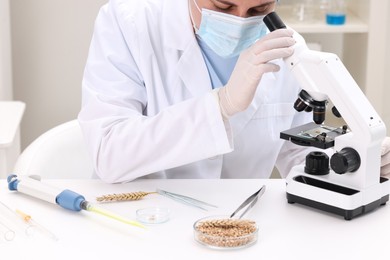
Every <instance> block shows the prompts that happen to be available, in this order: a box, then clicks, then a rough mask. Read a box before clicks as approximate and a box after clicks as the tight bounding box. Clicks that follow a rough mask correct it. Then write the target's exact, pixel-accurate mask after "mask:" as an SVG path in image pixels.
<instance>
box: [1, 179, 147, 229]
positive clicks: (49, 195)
mask: <svg viewBox="0 0 390 260" xmlns="http://www.w3.org/2000/svg"><path fill="white" fill-rule="evenodd" d="M7 181H8V189H9V190H12V191H19V192H21V193H24V194H27V195H30V196H32V197H35V198H38V199H41V200H45V201H47V202H50V203H53V204H58V205H59V206H61V207H63V208H65V209H69V210H72V211H81V210H82V209H83V210H87V211H90V212H95V213H98V214H100V215H103V216H106V217H109V218H112V219H115V220H118V221H120V222H123V223H126V224H129V225H132V226H137V227H142V228H145V227H144V226H143V225H142V224H141V223H139V222H137V221H133V220H129V219H126V218H124V217H122V216H119V215H117V214H114V213H112V212H109V211H107V210H105V209H102V208H99V207H96V206H95V205H93V204H92V203H90V202H88V201H86V200H85V198H84V196H82V195H80V194H78V193H76V192H74V191H71V190H67V189H66V190H61V189H59V188H56V187H53V186H50V185H48V184H45V183H42V182H41V181H40V176H37V175H32V176H21V177H19V178H18V176H17V175H14V174H13V175H9V176H8V178H7Z"/></svg>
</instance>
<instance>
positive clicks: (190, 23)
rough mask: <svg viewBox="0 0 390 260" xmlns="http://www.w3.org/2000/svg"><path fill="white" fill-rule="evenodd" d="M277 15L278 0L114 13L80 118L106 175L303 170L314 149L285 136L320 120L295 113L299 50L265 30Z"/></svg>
mask: <svg viewBox="0 0 390 260" xmlns="http://www.w3.org/2000/svg"><path fill="white" fill-rule="evenodd" d="M275 7H276V0H246V1H241V0H189V1H187V0H142V1H140V0H111V1H109V3H108V4H106V5H104V6H103V7H102V8H101V10H100V12H99V14H98V17H97V19H96V23H95V29H94V34H93V38H92V43H91V46H90V51H89V56H88V60H87V64H86V68H85V72H84V78H83V85H82V96H83V98H82V109H81V111H80V114H79V117H78V119H79V122H80V125H81V127H82V130H83V133H84V136H85V139H86V143H87V146H88V149H89V152H90V154H91V155H92V159H93V162H94V167H95V172H96V174H97V175H98V176H99V177H100V178H101V179H102V180H104V181H106V182H112V183H115V182H125V181H130V180H133V179H136V178H139V177H145V178H268V177H269V176H270V174H271V172H272V169H273V167H274V166H276V167H277V168H278V170H279V172H280V173H281V175H282V176H283V177H285V176H286V175H287V174H288V172H289V170H290V168H291V167H292V166H294V165H297V164H300V163H302V162H303V161H304V158H305V156H306V155H307V153H308V150H307V149H308V148H303V147H300V146H297V145H294V144H292V143H291V142H285V141H283V140H281V139H280V138H279V133H280V132H281V131H283V130H286V129H289V128H291V127H294V126H297V125H301V124H304V123H307V122H310V121H312V118H311V114H310V113H297V112H296V111H295V110H294V108H293V103H294V101H295V100H296V98H297V93H299V89H300V86H299V85H298V84H297V82H296V81H295V79H294V78H293V77H292V75H291V74H290V73H289V72H288V70H287V68H286V67H285V66H284V65H283V62H282V58H285V57H288V56H290V55H291V54H292V53H293V48H292V46H293V45H294V43H295V41H294V40H293V38H292V37H291V36H292V34H293V31H292V30H289V29H283V30H276V31H274V32H271V33H269V32H268V31H267V29H266V26H265V24H264V23H263V22H262V18H263V17H264V15H266V14H268V13H270V12H272V11H274V10H275ZM271 61H272V62H271ZM389 146H390V145H387V146H386V147H387V148H386V149H385V150H386V151H384V152H383V153H387V157H390V153H389V152H388V151H389V150H390V149H389V148H388V147H389ZM384 147H385V146H384ZM383 158H384V157H382V162H384V160H383ZM389 161H390V159H389V158H387V162H386V163H384V164H389V163H390V162H389ZM382 170H386V171H387V172H386V173H388V172H390V169H389V166H385V167H383V168H382Z"/></svg>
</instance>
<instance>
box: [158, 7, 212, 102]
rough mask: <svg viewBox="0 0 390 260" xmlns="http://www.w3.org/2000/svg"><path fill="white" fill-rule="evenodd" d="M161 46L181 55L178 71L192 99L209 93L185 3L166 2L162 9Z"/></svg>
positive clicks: (206, 78)
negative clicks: (177, 51)
mask: <svg viewBox="0 0 390 260" xmlns="http://www.w3.org/2000/svg"><path fill="white" fill-rule="evenodd" d="M162 20H163V21H164V23H163V25H162V30H163V35H164V36H163V37H164V40H163V43H164V45H165V46H166V47H168V48H172V49H175V50H179V52H180V53H181V56H180V59H179V61H178V64H177V70H178V73H179V76H180V78H181V79H182V81H183V83H184V85H185V86H186V87H187V88H188V90H189V91H190V93H191V94H192V96H194V97H199V96H201V95H204V94H205V93H206V92H208V91H211V89H212V87H211V80H210V76H209V74H208V70H207V66H206V64H205V61H204V59H203V55H202V52H201V50H200V47H199V45H198V42H197V41H196V38H195V34H194V32H193V27H192V23H191V20H190V16H189V9H188V1H186V0H182V1H177V0H166V1H165V4H164V8H163V14H162Z"/></svg>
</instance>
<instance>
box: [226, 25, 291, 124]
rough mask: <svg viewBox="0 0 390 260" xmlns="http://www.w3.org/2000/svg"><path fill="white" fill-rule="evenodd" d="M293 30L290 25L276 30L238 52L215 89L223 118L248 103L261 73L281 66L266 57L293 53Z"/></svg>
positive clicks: (284, 55) (274, 70)
mask: <svg viewBox="0 0 390 260" xmlns="http://www.w3.org/2000/svg"><path fill="white" fill-rule="evenodd" d="M293 33H294V31H293V30H290V29H280V30H275V31H273V32H271V33H269V34H267V35H266V36H264V37H263V38H262V39H261V40H259V41H257V42H256V43H255V44H253V45H252V46H251V47H250V48H248V49H247V50H245V51H243V52H242V53H241V54H240V57H239V58H238V61H237V64H236V66H235V68H234V70H233V72H232V75H231V77H230V79H229V81H228V83H227V84H226V86H224V87H222V88H220V89H219V90H218V97H219V103H220V107H221V112H222V115H223V116H224V117H225V118H228V117H230V116H232V115H234V114H235V113H237V112H241V111H243V110H245V109H246V108H247V107H248V106H249V104H250V103H251V102H252V99H253V97H254V95H255V92H256V88H257V86H258V84H259V82H260V80H261V77H262V76H263V74H264V73H266V72H276V71H278V70H279V69H280V68H279V66H278V65H276V64H273V63H271V62H269V61H272V60H275V59H279V58H285V57H288V56H290V55H292V54H293V52H294V49H293V47H292V45H294V44H295V40H294V39H293V38H292V35H293Z"/></svg>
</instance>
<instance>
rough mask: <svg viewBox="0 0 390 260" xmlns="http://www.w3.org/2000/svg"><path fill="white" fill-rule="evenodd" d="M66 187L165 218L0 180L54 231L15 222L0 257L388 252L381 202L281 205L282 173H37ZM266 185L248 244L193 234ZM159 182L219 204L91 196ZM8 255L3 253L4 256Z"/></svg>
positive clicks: (373, 255) (387, 222)
mask: <svg viewBox="0 0 390 260" xmlns="http://www.w3.org/2000/svg"><path fill="white" fill-rule="evenodd" d="M42 181H44V182H46V183H48V184H50V185H53V186H55V187H58V188H63V189H70V190H73V191H75V192H77V193H80V194H82V195H83V196H85V198H86V199H87V200H88V201H90V202H93V203H94V204H96V205H99V206H100V207H102V208H105V209H107V210H110V211H112V212H115V213H117V214H120V215H122V216H125V217H127V218H130V219H135V218H136V215H135V212H136V210H138V209H141V208H148V207H164V208H169V209H170V210H171V216H170V219H169V221H167V222H165V223H162V224H154V225H148V226H147V229H146V230H145V229H141V228H137V227H133V226H129V225H126V224H123V223H121V222H118V221H115V220H111V219H107V218H104V217H102V216H100V215H97V214H94V213H92V212H88V211H81V212H73V211H69V210H66V209H63V208H61V207H59V206H57V205H54V204H50V203H48V202H45V201H41V200H38V199H35V198H31V197H28V196H26V195H24V194H21V193H18V192H11V191H9V190H8V188H7V183H6V181H5V180H0V201H1V202H2V203H4V204H6V205H8V206H10V207H11V208H13V209H16V208H18V209H20V210H22V211H25V212H26V213H28V214H30V215H31V216H32V218H33V219H34V220H35V221H36V222H38V223H39V224H41V225H43V226H44V227H46V228H47V229H48V230H50V231H51V232H52V233H54V234H55V235H56V236H57V237H58V241H54V240H51V239H49V238H48V237H47V236H43V235H40V234H41V233H36V234H35V235H33V236H26V235H24V233H23V232H22V230H21V229H20V230H18V229H17V228H15V231H16V237H15V239H14V240H12V241H1V240H0V259H109V258H111V259H112V260H114V259H267V260H269V259H287V258H289V259H300V260H302V259H390V246H389V240H390V207H389V206H388V205H385V206H382V207H380V208H378V209H376V210H375V211H373V212H370V213H368V214H365V215H363V216H360V217H357V218H355V219H353V220H351V221H346V220H344V218H343V217H340V216H337V215H333V214H330V213H325V212H322V211H319V210H315V209H312V208H308V207H305V206H301V205H297V204H288V203H287V201H286V195H285V185H286V184H285V181H284V180H283V179H255V180H191V179H188V180H177V179H175V180H138V181H134V182H130V183H126V184H107V183H104V182H102V181H100V180H42ZM262 185H266V192H265V193H264V195H263V196H262V197H261V198H260V199H259V201H258V202H257V204H256V205H255V207H254V208H253V209H252V210H251V211H250V212H249V213H248V215H247V217H248V218H251V219H253V220H255V221H256V222H257V224H258V225H259V238H258V241H257V243H255V244H254V245H252V246H250V247H247V248H244V249H237V250H223V251H222V250H215V249H210V248H206V247H204V246H202V245H200V244H198V243H197V242H196V241H195V240H194V238H193V224H194V222H195V221H196V220H198V219H200V218H203V217H206V216H212V215H221V214H222V215H226V214H230V213H232V212H233V211H234V210H235V209H236V208H237V207H238V205H239V204H241V203H242V202H243V201H244V200H245V199H246V198H247V197H248V196H249V195H251V194H252V193H254V192H255V191H256V190H258V189H259V188H260V187H261V186H262ZM156 189H163V190H167V191H170V192H175V193H179V194H183V195H187V196H191V197H194V198H197V199H199V200H203V201H206V202H209V203H212V204H216V205H218V208H210V210H208V211H205V210H201V209H198V208H194V207H190V206H187V205H184V204H181V203H178V202H176V201H173V200H171V199H168V198H166V197H163V196H161V195H158V194H151V195H148V196H146V197H144V198H143V199H141V200H138V201H123V202H110V203H98V202H96V200H95V198H96V197H97V196H101V195H105V194H112V193H124V192H134V191H155V190H156ZM3 256H7V258H3Z"/></svg>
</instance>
